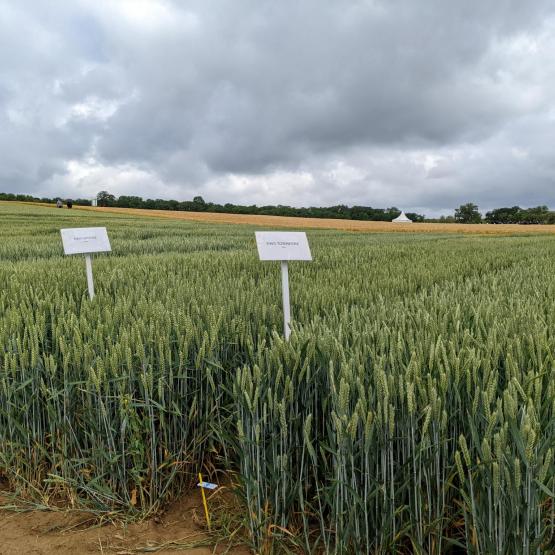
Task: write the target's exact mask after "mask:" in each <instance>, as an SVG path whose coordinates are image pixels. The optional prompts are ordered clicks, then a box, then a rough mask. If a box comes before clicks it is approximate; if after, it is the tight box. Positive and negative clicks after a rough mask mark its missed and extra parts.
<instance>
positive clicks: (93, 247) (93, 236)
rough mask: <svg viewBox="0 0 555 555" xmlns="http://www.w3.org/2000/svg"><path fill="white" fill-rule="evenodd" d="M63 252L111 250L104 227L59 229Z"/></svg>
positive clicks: (83, 252)
mask: <svg viewBox="0 0 555 555" xmlns="http://www.w3.org/2000/svg"><path fill="white" fill-rule="evenodd" d="M60 232H61V234H62V242H63V244H64V253H65V254H89V253H92V252H108V251H111V250H112V247H111V246H110V240H109V239H108V232H107V231H106V228H105V227H74V228H71V229H61V230H60Z"/></svg>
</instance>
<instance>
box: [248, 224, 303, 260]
mask: <svg viewBox="0 0 555 555" xmlns="http://www.w3.org/2000/svg"><path fill="white" fill-rule="evenodd" d="M255 235H256V246H257V247H258V255H259V257H260V260H312V255H311V254H310V247H309V246H308V239H307V238H306V233H304V232H303V231H256V232H255Z"/></svg>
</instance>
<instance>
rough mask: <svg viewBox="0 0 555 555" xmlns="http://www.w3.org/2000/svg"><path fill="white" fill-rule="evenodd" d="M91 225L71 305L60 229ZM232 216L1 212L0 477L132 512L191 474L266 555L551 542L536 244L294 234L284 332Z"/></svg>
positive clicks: (549, 428) (275, 273)
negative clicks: (91, 243) (104, 239)
mask: <svg viewBox="0 0 555 555" xmlns="http://www.w3.org/2000/svg"><path fill="white" fill-rule="evenodd" d="M99 225H102V226H106V227H107V228H108V233H109V236H110V240H111V243H112V253H110V254H107V255H98V256H95V257H94V260H93V268H94V276H95V289H96V297H95V298H94V300H93V301H90V300H89V298H88V295H87V285H86V279H85V269H84V261H83V257H82V256H74V257H65V256H63V252H62V247H61V241H60V233H59V230H60V228H66V227H89V226H90V227H92V226H99ZM416 227H417V226H416V225H414V228H416ZM411 229H412V228H411ZM253 231H254V228H253V227H252V226H245V225H229V224H225V225H224V224H214V223H209V222H203V223H200V222H195V221H186V220H173V219H171V218H170V219H167V218H163V219H162V218H156V217H154V218H145V217H142V216H141V217H138V216H136V215H133V214H132V213H130V212H129V211H125V212H124V213H114V211H111V212H104V211H101V210H57V209H53V208H45V207H41V206H23V205H15V204H9V205H8V204H3V205H0V235H1V237H2V239H3V240H2V241H1V242H0V261H1V263H0V284H1V287H0V479H1V480H2V482H3V483H5V484H7V486H8V487H9V488H10V489H11V490H12V492H14V493H16V494H17V495H18V496H19V498H21V499H25V500H26V501H27V502H31V501H32V502H35V503H39V504H40V506H41V507H44V506H48V505H52V506H55V507H58V508H59V507H60V506H68V507H81V508H84V509H86V510H87V511H89V512H90V513H91V514H93V515H98V516H100V517H102V518H110V519H112V518H124V517H125V518H128V517H132V518H146V517H148V516H152V515H155V514H156V513H158V512H159V511H161V510H163V509H164V508H165V507H166V506H167V505H168V504H169V503H171V502H172V501H173V500H175V499H177V498H179V497H180V496H182V495H184V494H185V493H186V492H188V491H191V490H192V489H194V488H195V484H196V481H197V473H198V472H199V471H202V472H203V473H204V476H205V477H206V478H207V479H208V480H210V481H212V482H215V483H218V484H220V485H221V486H223V487H225V488H226V491H230V492H232V494H233V495H234V499H236V503H237V507H238V509H237V514H235V515H234V518H235V519H236V520H237V521H238V522H240V523H241V524H240V527H238V528H237V529H236V532H234V534H235V536H234V537H235V539H237V538H238V537H240V538H241V539H242V541H244V542H245V543H247V544H248V545H250V546H251V548H252V550H253V552H254V553H261V554H267V555H269V554H274V553H275V554H279V553H326V554H330V555H331V554H334V555H335V554H336V555H343V554H346V555H351V554H352V555H359V554H367V555H374V554H386V553H395V554H401V555H405V554H406V555H408V554H413V553H417V554H431V555H442V554H449V555H456V554H459V553H471V554H473V555H484V554H488V555H489V554H496V555H497V554H499V555H505V554H516V553H518V554H524V555H532V554H533V555H539V554H542V555H543V554H545V555H547V554H550V553H553V552H554V551H555V504H554V498H555V493H554V490H555V464H554V457H553V455H554V452H555V379H554V378H555V332H554V330H555V277H554V274H553V257H554V256H555V238H553V237H552V236H551V235H541V236H523V235H515V236H510V237H509V236H482V235H468V234H467V235H457V234H449V235H447V234H442V233H431V232H430V233H424V234H419V233H410V234H399V233H380V234H374V233H365V232H360V233H345V232H342V231H337V230H329V229H310V230H308V232H307V235H308V238H309V241H310V245H311V250H312V255H313V259H314V260H313V262H310V263H301V262H297V263H294V262H293V263H291V264H290V281H291V302H292V315H293V325H292V334H291V339H290V341H286V340H285V339H284V338H283V337H282V333H281V331H282V329H283V328H282V310H281V290H280V274H279V264H277V263H271V262H270V263H268V262H260V261H259V260H258V257H257V253H256V246H255V240H254V233H253ZM217 516H218V515H216V514H215V515H214V522H215V523H217V522H218V518H217ZM212 532H215V531H214V530H212ZM220 533H221V532H220Z"/></svg>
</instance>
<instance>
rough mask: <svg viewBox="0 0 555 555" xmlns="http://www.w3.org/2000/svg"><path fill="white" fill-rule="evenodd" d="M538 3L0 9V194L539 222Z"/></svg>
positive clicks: (552, 166) (545, 174)
mask: <svg viewBox="0 0 555 555" xmlns="http://www.w3.org/2000/svg"><path fill="white" fill-rule="evenodd" d="M554 31H555V7H554V6H553V4H552V2H548V1H545V2H542V1H537V2H529V3H525V2H520V1H516V0H505V1H502V0H501V1H499V2H495V3H487V2H480V1H474V0H471V1H466V2H444V1H441V0H425V1H423V2H413V1H409V0H396V1H385V0H382V1H377V0H376V1H334V2H331V1H330V2H326V1H325V2H322V1H321V0H320V1H315V0H314V1H305V2H293V1H290V0H285V1H283V2H279V3H275V2H266V1H262V2H260V1H259V0H258V1H254V0H253V1H248V0H238V1H236V2H218V1H214V2H206V1H198V2H188V3H182V2H177V1H176V2H163V1H157V0H150V1H147V0H128V1H126V0H121V1H119V2H108V1H107V0H106V1H101V2H98V1H93V0H79V1H76V2H72V3H67V2H54V3H52V2H46V1H38V2H37V1H33V2H31V1H30V0H25V1H20V2H18V3H8V2H5V3H1V4H0V152H1V158H0V160H1V164H0V190H5V191H14V192H27V193H33V194H44V195H64V196H92V195H93V194H95V193H96V192H97V191H98V190H100V189H106V188H109V189H110V190H111V191H112V192H114V193H115V194H139V195H142V196H150V197H166V198H169V197H173V198H181V199H184V198H190V197H191V196H193V195H196V194H202V195H204V196H205V197H206V198H209V199H210V200H212V201H214V202H236V203H249V204H250V203H281V204H292V205H323V204H336V203H346V204H366V205H373V206H391V205H397V206H402V207H406V208H407V209H419V210H420V211H424V212H431V213H434V212H438V211H441V210H444V209H449V208H452V207H453V206H456V205H457V204H458V203H460V202H463V201H467V200H472V201H474V202H477V203H478V204H480V205H481V206H483V207H493V206H501V205H512V204H521V205H523V206H528V205H533V204H539V203H541V204H550V205H552V206H555V187H554V185H555V163H554V160H553V156H552V153H551V150H552V148H551V145H553V144H554V141H553V139H555V136H554V135H555V127H554V125H555V101H554V100H553V99H554V98H555V96H554V92H555V90H554V89H555V70H554V69H553V64H552V63H551V60H553V59H554V57H555V39H554V38H553V37H554V36H555V33H554Z"/></svg>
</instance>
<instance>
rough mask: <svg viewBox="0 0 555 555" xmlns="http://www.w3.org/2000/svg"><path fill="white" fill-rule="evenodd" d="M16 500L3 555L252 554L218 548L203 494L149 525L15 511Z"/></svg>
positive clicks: (1, 517) (5, 520) (5, 527)
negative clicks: (206, 521) (205, 515)
mask: <svg viewBox="0 0 555 555" xmlns="http://www.w3.org/2000/svg"><path fill="white" fill-rule="evenodd" d="M11 504H12V501H10V500H9V499H8V498H6V497H3V496H1V495H0V555H24V554H25V555H54V554H55V555H75V554H80V553H83V554H91V553H97V554H99V553H100V554H102V553H105V554H108V553H110V554H120V555H131V554H136V553H145V552H149V553H158V554H160V555H169V554H175V553H186V554H190V555H193V554H194V555H212V554H223V553H228V554H229V555H248V554H249V553H251V552H250V550H249V549H248V548H247V547H245V546H240V547H232V548H229V545H228V544H227V543H225V542H224V541H221V542H220V543H219V544H218V541H217V539H216V538H214V537H212V536H210V535H209V534H208V533H207V531H206V528H205V526H204V524H203V521H202V519H203V512H202V503H201V500H200V495H199V493H198V492H197V491H194V492H192V493H191V494H190V495H189V496H187V497H184V498H183V499H181V500H180V501H179V502H177V503H175V504H174V505H172V506H171V507H170V508H169V510H168V511H167V512H166V513H164V514H162V515H161V516H159V517H157V518H155V519H151V520H149V521H145V522H140V523H133V524H123V523H107V524H104V525H98V524H96V525H95V524H94V522H92V521H91V520H90V515H88V514H86V513H83V512H78V511H63V510H58V511H28V512H14V511H12V510H6V509H2V506H3V505H4V506H5V505H11Z"/></svg>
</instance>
